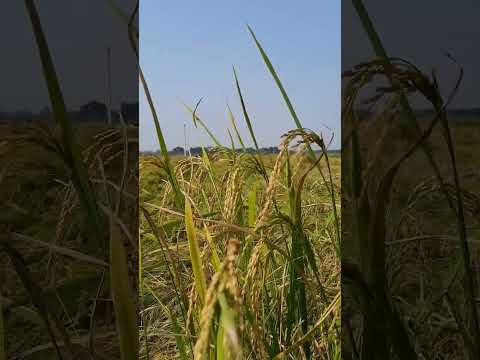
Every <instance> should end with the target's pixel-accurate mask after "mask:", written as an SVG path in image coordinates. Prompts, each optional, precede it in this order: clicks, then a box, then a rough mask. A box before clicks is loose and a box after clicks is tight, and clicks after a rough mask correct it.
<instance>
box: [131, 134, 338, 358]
mask: <svg viewBox="0 0 480 360" xmlns="http://www.w3.org/2000/svg"><path fill="white" fill-rule="evenodd" d="M292 136H293V135H292ZM324 159H326V158H325V157H324ZM172 163H173V168H174V174H175V176H176V178H177V179H178V184H179V188H180V189H181V191H182V193H183V194H185V207H184V208H179V207H177V206H176V205H175V196H174V191H173V189H172V186H171V185H170V183H169V180H168V178H167V177H166V175H165V172H164V171H163V166H164V164H163V163H162V162H161V160H160V159H159V158H157V157H154V156H142V157H141V158H140V204H141V207H142V215H143V216H142V217H141V222H140V239H141V244H142V249H141V255H140V256H141V259H142V260H141V264H142V265H141V269H140V270H141V275H140V276H141V291H142V293H143V304H142V308H143V310H142V325H143V329H142V331H141V334H140V335H141V337H142V338H143V340H142V344H144V347H143V351H144V352H147V351H148V352H149V356H150V357H151V358H158V359H173V358H176V355H177V354H180V355H181V357H182V358H184V359H187V358H190V355H189V354H191V353H192V352H193V353H195V354H197V356H199V357H198V358H203V357H201V355H200V354H204V353H205V354H208V353H210V354H211V356H214V358H216V359H218V358H222V357H221V356H228V357H223V358H227V359H229V358H273V357H275V356H277V358H282V356H285V358H301V356H302V355H301V354H303V356H306V355H308V356H312V358H318V359H323V358H325V359H327V358H338V356H339V338H338V337H337V331H339V330H340V329H339V324H340V322H339V320H340V319H339V304H340V302H339V295H340V287H339V286H340V282H339V279H340V277H339V275H340V274H339V271H340V258H339V253H338V251H339V238H338V232H337V229H336V222H335V215H334V211H333V206H335V205H336V204H335V203H332V196H331V195H332V194H331V191H333V193H334V197H335V199H338V196H339V190H340V189H339V181H340V177H339V169H340V158H339V156H338V155H337V156H332V157H330V158H329V163H330V170H331V172H329V169H328V168H327V166H326V162H325V161H324V162H322V163H321V164H322V165H321V166H320V167H319V168H317V167H314V168H312V165H311V162H310V161H308V158H307V156H306V154H305V151H301V148H300V149H299V151H298V152H291V153H288V152H281V153H280V154H279V155H278V156H274V155H261V156H257V155H254V154H253V155H252V154H243V153H239V154H238V153H235V152H232V151H230V150H228V149H218V150H216V151H211V152H209V153H208V154H207V153H205V154H204V156H202V157H176V158H174V159H172ZM264 170H265V171H264ZM330 175H331V179H332V180H333V182H332V183H331V182H330ZM222 353H223V354H222ZM241 354H243V356H242V355H241ZM234 355H235V356H234Z"/></svg>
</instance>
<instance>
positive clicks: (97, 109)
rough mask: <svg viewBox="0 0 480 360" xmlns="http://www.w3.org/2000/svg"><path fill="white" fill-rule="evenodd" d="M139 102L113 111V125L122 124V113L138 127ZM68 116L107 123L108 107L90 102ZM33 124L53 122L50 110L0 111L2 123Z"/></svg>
mask: <svg viewBox="0 0 480 360" xmlns="http://www.w3.org/2000/svg"><path fill="white" fill-rule="evenodd" d="M138 109H139V107H138V102H133V103H127V102H123V103H121V104H120V110H118V109H117V110H114V109H112V110H111V119H112V123H114V124H115V123H119V122H120V115H119V114H120V113H121V114H122V117H123V119H124V121H125V122H126V123H128V124H136V125H138V118H139V112H138ZM68 115H69V118H70V120H71V121H74V122H78V123H83V122H105V123H106V122H107V119H108V110H107V105H105V104H104V103H101V102H98V101H90V102H88V103H86V104H84V105H82V106H80V108H79V110H77V111H72V110H71V111H68ZM11 121H15V122H26V123H28V122H33V121H45V122H53V121H54V119H53V116H52V112H51V110H50V108H48V107H45V108H43V109H42V110H41V111H39V112H31V111H14V112H2V111H0V122H11Z"/></svg>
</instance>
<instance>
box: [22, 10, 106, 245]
mask: <svg viewBox="0 0 480 360" xmlns="http://www.w3.org/2000/svg"><path fill="white" fill-rule="evenodd" d="M25 5H26V8H27V11H28V14H29V17H30V22H31V24H32V27H33V31H34V35H35V40H36V43H37V47H38V51H39V54H40V59H41V62H42V69H43V74H44V77H45V80H46V83H47V88H48V93H49V97H50V102H51V105H52V111H53V115H54V117H55V121H56V124H57V126H58V127H59V129H60V132H61V136H62V146H63V156H64V159H65V162H66V164H67V165H68V166H69V167H70V168H71V170H72V181H73V183H74V185H75V188H76V190H77V192H78V196H79V199H80V202H81V204H82V206H83V207H84V208H85V210H86V211H85V212H86V215H87V218H88V224H89V227H90V232H91V239H92V241H90V242H91V245H92V246H95V245H96V246H98V245H99V244H101V245H103V237H102V233H103V231H102V229H103V226H102V223H101V216H100V211H99V209H98V207H97V202H96V199H95V195H94V192H93V189H92V187H91V184H90V182H89V177H88V173H87V170H86V168H85V164H84V163H83V160H82V157H81V154H80V151H79V149H78V148H77V145H76V142H75V137H74V133H73V128H72V125H71V123H70V121H69V120H68V118H67V109H66V106H65V102H64V99H63V95H62V91H61V89H60V84H59V81H58V77H57V73H56V71H55V66H54V64H53V60H52V57H51V55H50V51H49V49H48V44H47V40H46V38H45V34H44V32H43V28H42V24H41V21H40V17H39V15H38V12H37V9H36V7H35V3H34V1H33V0H25ZM94 241H95V243H94Z"/></svg>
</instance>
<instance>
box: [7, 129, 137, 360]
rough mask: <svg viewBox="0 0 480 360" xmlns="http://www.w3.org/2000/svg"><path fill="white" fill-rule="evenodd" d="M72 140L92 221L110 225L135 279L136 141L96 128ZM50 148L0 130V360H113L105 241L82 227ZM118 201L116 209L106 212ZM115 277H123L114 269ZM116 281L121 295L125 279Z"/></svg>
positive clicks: (71, 189)
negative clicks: (88, 190)
mask: <svg viewBox="0 0 480 360" xmlns="http://www.w3.org/2000/svg"><path fill="white" fill-rule="evenodd" d="M74 131H75V134H76V140H77V144H78V145H79V146H78V150H79V152H80V153H81V154H82V159H83V161H84V164H85V166H86V168H87V174H88V178H89V181H90V184H91V186H92V190H93V191H94V193H95V201H96V205H97V206H98V209H99V211H100V214H99V219H100V220H101V221H102V222H104V223H108V222H109V219H114V221H115V222H116V224H118V225H119V227H120V229H121V230H120V233H119V234H118V238H119V239H121V241H122V243H124V244H125V249H127V252H128V253H129V254H130V257H129V259H128V261H127V260H126V261H125V266H127V263H128V264H129V265H128V266H129V268H130V269H129V270H128V272H129V273H131V274H133V273H136V265H135V264H136V263H135V261H136V256H135V255H136V252H135V251H134V249H135V248H136V239H135V237H134V235H132V234H135V232H134V231H135V229H136V228H137V218H138V217H137V211H136V206H134V205H135V204H136V194H137V189H138V185H137V159H138V155H137V154H138V150H137V149H138V137H137V133H138V131H137V130H136V129H135V128H128V127H125V128H110V127H107V126H105V125H101V124H100V125H87V126H80V127H77V128H75V129H74ZM59 143H60V142H59V138H58V135H57V134H56V133H55V131H54V127H52V126H42V125H40V124H30V125H14V124H10V125H2V131H1V136H0V144H1V151H0V162H1V164H2V166H1V179H0V182H1V187H0V189H1V190H0V192H1V193H0V196H1V198H2V201H1V204H0V229H1V231H2V237H1V239H0V240H1V243H0V244H1V245H2V250H3V251H2V252H1V261H0V262H1V271H0V273H1V274H2V275H1V276H2V285H1V289H0V291H1V294H2V313H3V314H2V315H3V316H2V320H3V321H2V332H1V333H2V338H3V336H4V339H5V343H4V351H5V354H6V356H7V357H6V358H8V359H15V358H22V359H56V358H58V352H60V353H62V354H63V356H90V355H91V354H95V355H94V356H96V357H97V358H115V357H118V356H119V354H120V348H119V341H118V333H117V331H116V327H115V321H114V320H115V318H116V317H115V316H114V308H113V306H112V305H113V303H112V295H111V288H110V281H111V279H112V277H111V276H110V272H109V266H108V264H109V262H110V259H109V258H110V256H109V255H108V254H109V247H108V244H109V241H110V240H111V236H112V234H110V232H109V230H108V226H102V229H101V235H100V237H99V238H98V242H96V240H97V239H95V238H93V237H92V235H91V226H90V225H91V224H90V222H89V221H90V220H89V218H88V216H87V215H86V214H87V212H86V211H85V209H84V207H83V204H82V202H81V198H80V196H78V193H77V191H76V189H75V185H74V181H72V175H71V170H70V168H69V167H68V165H66V161H65V158H64V156H65V154H64V153H63V152H62V151H61V147H60V146H59ZM125 150H127V152H128V155H125V154H126V153H127V152H125ZM121 179H123V181H122V180H121ZM122 183H123V187H124V189H123V190H120V188H121V187H122ZM119 198H121V199H122V203H121V204H119V209H118V212H115V211H116V210H115V207H116V205H115V203H116V202H117V201H118V199H119ZM92 239H95V241H94V242H92ZM122 246H123V245H122ZM112 269H113V268H112ZM114 271H115V272H116V273H117V274H119V275H122V274H123V275H125V273H123V272H122V269H121V266H120V267H118V268H117V269H116V270H114ZM123 275H122V276H123ZM123 281H125V283H126V284H127V285H128V284H129V282H128V276H125V278H124V279H123ZM130 283H131V284H132V285H133V284H135V283H136V279H133V281H130ZM133 288H134V287H133V286H132V287H131V289H132V290H131V291H134V290H133ZM132 294H133V292H132V293H131V295H132ZM131 295H129V296H130V298H133V299H135V297H132V296H131ZM135 302H136V300H135ZM135 333H136V332H135ZM2 348H3V347H2ZM88 354H90V355H88Z"/></svg>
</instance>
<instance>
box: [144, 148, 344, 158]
mask: <svg viewBox="0 0 480 360" xmlns="http://www.w3.org/2000/svg"><path fill="white" fill-rule="evenodd" d="M211 149H212V148H211V147H206V148H205V150H206V151H209V150H211ZM235 150H236V151H237V152H238V153H240V152H243V151H244V150H243V149H235ZM245 151H246V152H247V153H255V152H256V150H255V149H254V148H252V147H249V148H246V149H245ZM279 152H280V149H279V148H278V147H277V146H270V147H263V148H260V153H261V154H278V153H279ZM317 152H318V151H317ZM168 153H169V154H170V155H183V154H185V151H184V148H183V147H182V146H177V147H174V148H173V149H172V150H170V151H169V152H168ZM329 153H332V154H336V153H340V150H339V149H335V150H329ZM142 154H144V155H159V154H160V150H156V151H142ZM190 154H192V155H193V156H198V155H201V154H202V148H201V147H200V146H195V147H191V148H190Z"/></svg>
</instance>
